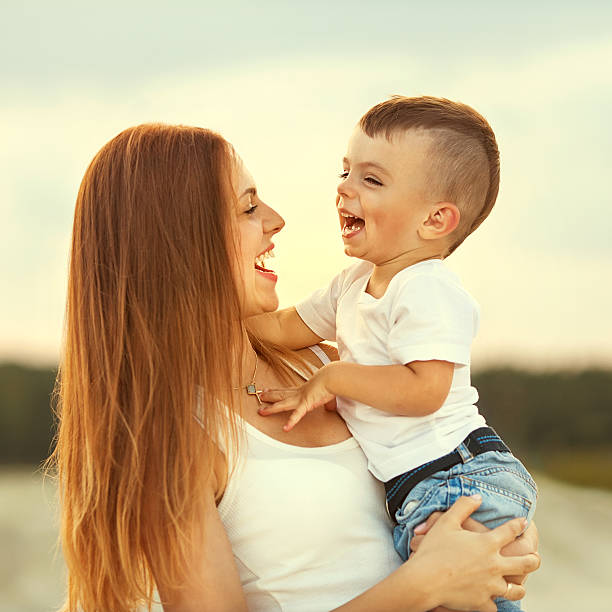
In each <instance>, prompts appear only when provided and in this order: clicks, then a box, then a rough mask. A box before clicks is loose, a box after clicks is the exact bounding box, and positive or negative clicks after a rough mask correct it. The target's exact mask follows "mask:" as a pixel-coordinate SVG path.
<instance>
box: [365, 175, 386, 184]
mask: <svg viewBox="0 0 612 612" xmlns="http://www.w3.org/2000/svg"><path fill="white" fill-rule="evenodd" d="M364 180H365V181H366V182H368V183H370V184H371V185H382V183H381V182H380V181H379V180H378V179H375V178H374V177H373V176H366V177H365V179H364Z"/></svg>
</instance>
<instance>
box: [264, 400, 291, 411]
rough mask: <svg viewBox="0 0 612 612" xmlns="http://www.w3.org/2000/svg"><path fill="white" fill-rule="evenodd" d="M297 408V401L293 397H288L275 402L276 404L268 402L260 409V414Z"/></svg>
mask: <svg viewBox="0 0 612 612" xmlns="http://www.w3.org/2000/svg"><path fill="white" fill-rule="evenodd" d="M294 408H295V402H294V401H292V400H291V399H286V400H283V401H281V402H275V403H274V404H266V405H265V406H262V407H261V408H260V409H259V411H258V412H259V414H264V415H267V414H278V413H279V412H287V411H288V410H293V409H294Z"/></svg>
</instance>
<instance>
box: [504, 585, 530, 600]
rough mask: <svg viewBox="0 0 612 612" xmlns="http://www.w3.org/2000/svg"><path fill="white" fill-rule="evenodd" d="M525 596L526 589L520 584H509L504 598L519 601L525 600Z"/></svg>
mask: <svg viewBox="0 0 612 612" xmlns="http://www.w3.org/2000/svg"><path fill="white" fill-rule="evenodd" d="M525 594H526V591H525V588H524V587H522V586H521V585H519V584H514V583H512V582H509V583H508V588H507V590H506V593H505V594H504V595H503V596H502V597H505V598H506V599H509V600H510V601H518V600H519V599H523V597H525Z"/></svg>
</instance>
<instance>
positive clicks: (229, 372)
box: [48, 124, 273, 612]
mask: <svg viewBox="0 0 612 612" xmlns="http://www.w3.org/2000/svg"><path fill="white" fill-rule="evenodd" d="M233 159H234V154H233V150H232V148H231V145H229V144H228V143H227V142H226V141H225V140H224V139H223V138H222V137H221V136H219V135H218V134H215V133H214V132H211V131H209V130H205V129H202V128H193V127H184V126H168V125H159V124H155V125H141V126H138V127H134V128H130V129H128V130H125V131H124V132H122V133H120V134H119V135H118V136H116V137H115V138H113V139H112V140H111V141H110V142H109V143H108V144H106V145H105V146H104V147H103V148H102V149H101V150H100V151H99V153H98V154H97V155H96V156H95V158H94V159H93V161H92V162H91V164H90V166H89V168H88V169H87V171H86V173H85V176H84V178H83V182H82V184H81V187H80V190H79V194H78V198H77V202H76V210H75V217H74V228H73V238H72V248H71V256H70V272H69V282H68V297H67V311H66V327H65V341H64V349H63V356H62V361H61V364H60V370H59V375H58V381H57V387H56V389H57V396H58V407H57V415H58V420H59V430H58V436H57V443H56V446H55V450H54V452H53V454H52V456H51V457H50V460H49V464H48V465H49V466H52V467H55V468H56V470H57V474H58V477H59V487H60V501H61V512H62V515H61V542H62V549H63V554H64V558H65V560H66V564H67V568H68V593H67V599H66V603H65V606H64V608H63V609H64V610H66V611H70V612H74V611H76V610H77V609H83V610H84V611H85V612H94V611H96V612H97V611H111V610H112V611H113V612H121V611H128V610H134V609H136V608H137V607H139V606H141V605H142V604H143V603H144V604H145V605H147V606H148V607H150V606H151V603H152V600H153V592H154V588H155V581H154V577H155V579H156V580H158V581H159V582H160V584H161V583H162V582H163V583H164V584H168V585H178V584H181V581H182V580H183V579H184V577H185V576H186V575H187V574H188V573H189V569H190V568H189V562H190V559H191V558H192V553H193V549H194V546H196V539H197V537H199V533H200V532H199V531H198V526H200V525H201V522H202V516H203V513H204V511H205V510H204V504H205V501H204V500H205V492H206V490H207V487H210V484H211V482H213V481H212V480H211V479H212V478H213V466H214V462H215V457H217V456H218V448H219V444H220V440H219V438H220V437H224V438H225V440H224V442H223V443H224V444H225V445H226V447H227V440H228V439H230V438H235V436H236V428H235V422H234V421H233V420H232V418H231V411H230V419H229V420H228V419H227V414H226V413H225V410H224V409H223V408H222V407H223V406H232V400H231V385H228V381H231V380H232V379H233V377H234V376H235V368H236V364H240V363H241V361H240V357H239V355H238V354H237V352H238V351H239V350H240V348H239V347H241V346H242V344H241V339H242V337H243V328H242V324H241V321H240V305H239V301H238V292H237V289H236V286H235V282H234V280H233V275H232V262H233V259H234V258H235V253H234V251H233V249H234V246H233V238H232V219H233V214H234V212H233V203H234V201H235V200H234V198H235V194H234V193H233V188H232V170H233ZM265 350H266V349H265V345H261V346H260V352H261V351H263V352H265ZM272 352H273V351H272ZM272 359H273V357H272ZM196 389H200V390H201V396H200V400H201V402H202V405H203V406H205V407H206V409H205V410H203V411H200V412H199V414H198V417H199V419H200V420H201V424H202V425H203V426H200V424H199V423H198V420H196V419H195V418H193V417H194V412H195V408H196V406H195V405H196V397H195V390H196ZM222 411H223V412H222Z"/></svg>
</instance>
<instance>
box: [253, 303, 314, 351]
mask: <svg viewBox="0 0 612 612" xmlns="http://www.w3.org/2000/svg"><path fill="white" fill-rule="evenodd" d="M247 327H248V329H249V331H251V332H252V333H253V334H255V336H257V337H258V338H261V339H262V340H267V341H268V342H273V343H274V344H279V345H281V346H285V347H287V348H289V349H293V350H297V349H301V348H305V347H307V346H312V345H313V344H319V342H321V340H323V338H321V337H320V336H317V334H315V333H314V332H313V331H312V330H311V329H310V327H308V325H306V323H304V321H302V318H301V317H300V315H299V314H298V313H297V310H296V309H295V307H293V306H292V307H291V308H285V309H284V310H277V311H275V312H266V313H265V314H261V315H257V316H255V317H250V318H249V319H248V320H247Z"/></svg>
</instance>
